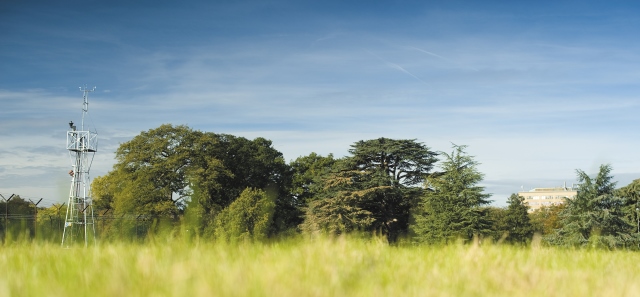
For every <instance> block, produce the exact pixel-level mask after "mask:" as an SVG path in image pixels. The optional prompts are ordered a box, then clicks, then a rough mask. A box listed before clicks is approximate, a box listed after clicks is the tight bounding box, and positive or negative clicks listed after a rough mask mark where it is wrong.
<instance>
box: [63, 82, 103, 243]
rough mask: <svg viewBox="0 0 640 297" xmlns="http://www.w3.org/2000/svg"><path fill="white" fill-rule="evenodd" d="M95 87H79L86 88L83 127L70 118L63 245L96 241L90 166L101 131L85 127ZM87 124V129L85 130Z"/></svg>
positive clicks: (84, 92) (83, 89) (84, 89)
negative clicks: (69, 160)
mask: <svg viewBox="0 0 640 297" xmlns="http://www.w3.org/2000/svg"><path fill="white" fill-rule="evenodd" d="M94 90H95V87H94V88H93V89H87V88H86V87H85V88H80V91H81V92H83V94H84V95H83V103H82V123H81V125H80V130H78V129H77V128H76V126H75V125H74V124H73V122H69V131H67V150H68V151H69V157H70V158H71V162H72V169H71V171H69V175H70V176H71V187H70V190H69V200H68V202H67V215H66V217H65V222H64V231H63V232H62V246H63V247H65V246H69V245H70V244H72V243H74V242H81V240H82V241H84V245H85V247H86V246H87V245H88V244H89V242H90V241H91V242H95V239H96V229H95V221H94V217H93V206H92V200H91V195H90V187H89V170H90V169H91V163H92V162H93V157H94V156H95V153H96V152H97V151H98V134H97V133H96V132H95V131H89V129H88V127H85V118H86V115H87V112H88V111H89V93H90V92H93V91H94ZM85 128H87V130H85Z"/></svg>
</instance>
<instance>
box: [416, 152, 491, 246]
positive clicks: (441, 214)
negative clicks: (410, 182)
mask: <svg viewBox="0 0 640 297" xmlns="http://www.w3.org/2000/svg"><path fill="white" fill-rule="evenodd" d="M465 148H466V146H459V145H455V144H454V145H453V152H452V153H451V154H447V153H444V152H443V153H442V154H443V155H444V156H445V160H444V161H443V163H442V165H441V169H442V173H440V174H434V175H433V176H430V177H428V178H427V180H426V182H425V188H426V189H427V191H426V193H425V194H424V196H423V197H422V200H421V203H420V205H419V207H417V209H416V211H415V214H414V218H415V222H414V224H413V225H412V230H413V232H414V234H415V240H416V241H418V242H426V243H446V242H450V241H452V240H457V239H463V240H469V239H471V238H472V237H473V236H474V235H482V234H483V233H485V232H487V231H488V230H489V222H488V220H487V218H486V209H484V208H482V206H483V205H486V204H489V203H490V201H489V200H488V199H489V197H490V194H485V193H483V191H484V187H481V186H478V183H480V182H481V181H482V178H483V174H482V173H480V172H479V171H478V169H477V166H478V164H479V163H478V162H476V161H475V160H474V158H473V157H472V156H469V155H467V153H466V152H465Z"/></svg>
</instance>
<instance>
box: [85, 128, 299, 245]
mask: <svg viewBox="0 0 640 297" xmlns="http://www.w3.org/2000/svg"><path fill="white" fill-rule="evenodd" d="M116 160H117V162H116V164H115V165H114V167H113V170H112V171H110V172H109V173H108V174H107V175H105V176H103V177H99V178H96V180H95V181H94V184H93V186H92V189H93V193H94V199H95V201H96V205H99V206H100V207H101V208H110V209H112V210H113V214H114V216H116V217H119V216H123V215H136V216H138V215H144V216H146V217H150V218H151V219H158V218H162V219H167V218H168V219H171V220H172V221H173V222H176V223H177V222H178V218H179V217H181V216H182V214H183V212H184V211H185V209H188V210H187V215H188V218H187V220H186V222H187V223H188V224H189V226H188V229H189V230H193V231H195V233H197V234H203V232H204V231H205V230H209V231H210V232H209V234H213V232H212V231H213V224H214V218H215V216H216V215H217V214H218V213H219V212H220V211H221V210H222V209H224V208H226V207H227V206H229V205H230V204H231V203H232V202H233V201H234V200H235V199H236V198H237V197H239V196H240V194H241V193H242V191H243V190H244V189H246V188H255V189H264V190H267V189H268V190H269V191H273V193H274V197H275V200H274V202H275V204H276V208H275V215H274V220H272V222H273V224H272V226H271V231H272V232H278V231H281V230H285V229H287V228H295V226H296V225H297V224H298V223H299V222H300V219H299V217H300V211H298V210H297V209H296V208H295V204H294V203H293V199H292V197H291V195H290V193H289V191H288V190H289V187H290V183H291V173H290V169H289V167H288V165H287V164H286V163H285V162H284V158H283V157H282V153H280V152H279V151H277V150H276V149H274V148H273V147H272V143H271V141H269V140H267V139H264V138H256V139H254V140H248V139H246V138H242V137H235V136H233V135H227V134H215V133H211V132H201V131H194V130H192V129H190V128H188V127H186V126H172V125H162V126H160V127H158V128H156V129H151V130H149V131H145V132H142V133H141V134H140V135H138V136H136V137H134V138H133V139H131V140H130V141H128V142H125V143H123V144H121V145H120V147H119V148H118V150H117V151H116ZM136 233H139V232H136Z"/></svg>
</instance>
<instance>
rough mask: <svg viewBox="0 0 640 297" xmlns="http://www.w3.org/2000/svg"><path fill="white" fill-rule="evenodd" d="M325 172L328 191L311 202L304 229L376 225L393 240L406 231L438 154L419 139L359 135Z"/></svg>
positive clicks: (347, 229)
mask: <svg viewBox="0 0 640 297" xmlns="http://www.w3.org/2000/svg"><path fill="white" fill-rule="evenodd" d="M349 153H350V154H351V155H350V156H347V157H345V158H344V159H342V160H340V162H338V164H337V165H336V166H335V167H334V170H333V172H331V173H330V174H327V175H325V176H323V179H322V184H323V193H322V194H320V195H318V197H316V199H315V200H313V201H312V202H311V203H310V204H309V207H308V208H307V213H306V217H305V223H304V224H303V226H302V227H303V229H304V230H311V229H318V228H319V229H324V230H329V231H330V232H334V233H338V232H350V231H352V230H361V231H377V232H380V233H381V234H384V235H386V236H387V238H388V239H389V241H391V242H393V241H395V240H397V238H398V236H399V235H401V234H403V233H406V231H407V229H408V224H409V217H410V212H411V208H412V207H413V206H414V205H415V204H416V202H417V199H418V197H420V195H421V193H422V190H423V189H421V188H419V187H415V185H416V184H419V183H421V182H422V181H423V180H424V178H425V177H426V176H427V175H428V174H429V172H430V170H431V169H432V168H433V165H434V163H435V162H436V161H437V158H436V156H437V154H436V153H435V152H432V151H431V150H430V149H429V148H428V147H426V146H425V145H424V144H422V143H418V142H416V141H415V140H395V139H388V138H378V139H373V140H367V141H358V142H356V143H355V144H353V145H352V146H351V149H350V150H349Z"/></svg>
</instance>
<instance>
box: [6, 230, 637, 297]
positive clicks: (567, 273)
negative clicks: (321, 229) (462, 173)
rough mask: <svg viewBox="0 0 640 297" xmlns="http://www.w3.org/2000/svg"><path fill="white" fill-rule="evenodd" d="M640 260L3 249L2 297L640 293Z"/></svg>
mask: <svg viewBox="0 0 640 297" xmlns="http://www.w3.org/2000/svg"><path fill="white" fill-rule="evenodd" d="M639 264H640V253H637V252H627V251H613V252H611V251H597V250H562V249H552V248H544V247H542V248H517V247H510V246H496V245H493V246H486V245H485V246H480V247H478V246H472V245H451V246H446V247H429V246H423V247H393V246H388V245H387V244H385V243H384V242H382V241H376V240H360V239H345V238H339V239H318V240H294V241H287V242H282V243H270V244H243V245H235V246H230V245H223V244H209V243H206V244H205V243H195V244H185V243H182V242H177V241H174V242H156V243H148V244H104V245H99V246H95V247H90V248H87V249H85V248H83V247H74V248H70V249H63V248H61V247H60V246H59V245H51V244H31V243H23V244H9V245H5V246H0V267H2V269H0V296H117V297H125V296H638V295H639V294H640V270H639V269H638V267H639Z"/></svg>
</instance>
